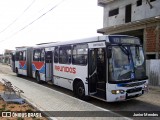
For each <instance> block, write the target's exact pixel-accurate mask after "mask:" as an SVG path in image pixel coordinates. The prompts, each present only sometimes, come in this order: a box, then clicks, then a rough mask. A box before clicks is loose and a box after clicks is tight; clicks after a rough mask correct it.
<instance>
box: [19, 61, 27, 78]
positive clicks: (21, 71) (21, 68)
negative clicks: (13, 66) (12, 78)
mask: <svg viewBox="0 0 160 120" xmlns="http://www.w3.org/2000/svg"><path fill="white" fill-rule="evenodd" d="M18 71H19V74H21V75H25V76H27V64H26V61H19V70H18Z"/></svg>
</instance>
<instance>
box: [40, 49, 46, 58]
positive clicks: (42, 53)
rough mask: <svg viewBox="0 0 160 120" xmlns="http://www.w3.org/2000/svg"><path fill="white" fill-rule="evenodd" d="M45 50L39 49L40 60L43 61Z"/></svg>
mask: <svg viewBox="0 0 160 120" xmlns="http://www.w3.org/2000/svg"><path fill="white" fill-rule="evenodd" d="M44 56H45V52H44V49H42V50H41V61H44Z"/></svg>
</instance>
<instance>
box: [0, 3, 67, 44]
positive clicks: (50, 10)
mask: <svg viewBox="0 0 160 120" xmlns="http://www.w3.org/2000/svg"><path fill="white" fill-rule="evenodd" d="M64 1H65V0H61V1H60V2H59V3H57V4H56V5H55V6H53V7H52V8H51V9H49V10H48V11H47V12H45V13H43V14H42V15H40V16H39V17H38V18H36V19H35V20H33V21H32V22H30V23H29V24H27V25H26V26H24V27H22V28H21V29H20V30H18V31H16V32H15V33H13V34H12V35H10V36H9V37H8V38H6V39H4V40H1V41H0V42H4V41H6V40H8V39H9V38H11V37H13V36H15V35H16V34H18V33H19V32H21V31H22V30H24V29H26V28H27V27H29V26H30V25H32V24H33V23H35V22H36V21H37V20H39V19H40V18H42V17H43V16H45V15H46V14H47V13H49V12H51V11H52V10H54V9H55V8H57V7H58V6H59V5H61V4H62V3H63V2H64Z"/></svg>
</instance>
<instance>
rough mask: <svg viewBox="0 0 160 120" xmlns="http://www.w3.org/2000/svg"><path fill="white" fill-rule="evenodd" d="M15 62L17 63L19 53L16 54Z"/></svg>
mask: <svg viewBox="0 0 160 120" xmlns="http://www.w3.org/2000/svg"><path fill="white" fill-rule="evenodd" d="M15 60H16V61H19V52H16V55H15Z"/></svg>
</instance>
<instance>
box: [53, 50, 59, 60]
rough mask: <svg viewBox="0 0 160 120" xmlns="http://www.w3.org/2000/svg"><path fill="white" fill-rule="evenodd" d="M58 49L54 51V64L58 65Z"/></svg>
mask: <svg viewBox="0 0 160 120" xmlns="http://www.w3.org/2000/svg"><path fill="white" fill-rule="evenodd" d="M58 54H59V52H58V47H55V51H54V63H58Z"/></svg>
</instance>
